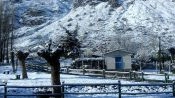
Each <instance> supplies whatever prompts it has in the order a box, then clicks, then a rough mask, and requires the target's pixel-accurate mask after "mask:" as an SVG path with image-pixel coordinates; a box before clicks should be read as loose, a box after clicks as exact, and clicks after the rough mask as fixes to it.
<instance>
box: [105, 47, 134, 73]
mask: <svg viewBox="0 0 175 98" xmlns="http://www.w3.org/2000/svg"><path fill="white" fill-rule="evenodd" d="M131 55H132V53H131V52H128V51H125V50H115V51H112V52H108V53H106V54H104V57H105V64H106V69H107V70H130V69H131Z"/></svg>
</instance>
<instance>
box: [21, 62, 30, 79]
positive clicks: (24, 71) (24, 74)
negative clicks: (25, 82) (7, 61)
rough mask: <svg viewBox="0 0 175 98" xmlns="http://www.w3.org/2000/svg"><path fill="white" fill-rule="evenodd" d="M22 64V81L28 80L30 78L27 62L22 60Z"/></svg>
mask: <svg viewBox="0 0 175 98" xmlns="http://www.w3.org/2000/svg"><path fill="white" fill-rule="evenodd" d="M20 64H21V67H22V79H26V78H28V76H27V70H26V65H25V60H21V61H20Z"/></svg>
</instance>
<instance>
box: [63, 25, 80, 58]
mask: <svg viewBox="0 0 175 98" xmlns="http://www.w3.org/2000/svg"><path fill="white" fill-rule="evenodd" d="M64 29H65V31H66V37H65V38H63V40H62V42H61V43H62V44H61V47H63V48H64V50H65V52H66V54H68V55H66V57H70V58H73V59H75V58H77V57H79V56H80V47H81V45H80V44H81V43H80V42H79V40H78V38H77V37H78V26H76V29H75V30H74V31H73V32H70V31H69V30H67V29H66V28H64Z"/></svg>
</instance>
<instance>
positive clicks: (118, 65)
mask: <svg viewBox="0 0 175 98" xmlns="http://www.w3.org/2000/svg"><path fill="white" fill-rule="evenodd" d="M115 68H116V69H123V59H122V57H121V56H118V57H115Z"/></svg>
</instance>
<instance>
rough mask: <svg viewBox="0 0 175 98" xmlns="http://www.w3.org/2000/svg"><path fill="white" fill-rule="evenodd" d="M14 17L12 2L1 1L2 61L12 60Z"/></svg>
mask: <svg viewBox="0 0 175 98" xmlns="http://www.w3.org/2000/svg"><path fill="white" fill-rule="evenodd" d="M4 2H5V3H4ZM13 18H14V9H13V7H12V4H11V3H10V2H7V1H0V62H4V61H6V63H9V61H10V53H11V51H12V50H13V25H14V24H13ZM12 55H13V54H12ZM11 61H13V60H11ZM13 69H14V68H13Z"/></svg>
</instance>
